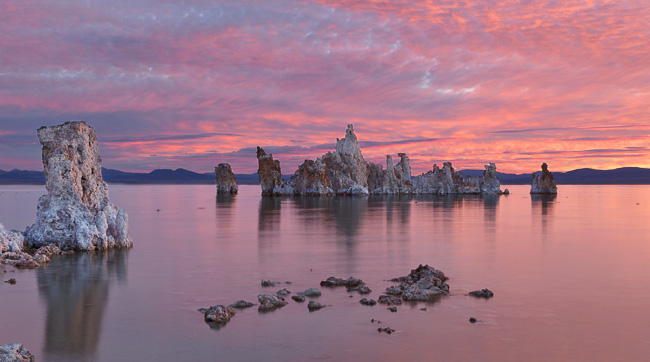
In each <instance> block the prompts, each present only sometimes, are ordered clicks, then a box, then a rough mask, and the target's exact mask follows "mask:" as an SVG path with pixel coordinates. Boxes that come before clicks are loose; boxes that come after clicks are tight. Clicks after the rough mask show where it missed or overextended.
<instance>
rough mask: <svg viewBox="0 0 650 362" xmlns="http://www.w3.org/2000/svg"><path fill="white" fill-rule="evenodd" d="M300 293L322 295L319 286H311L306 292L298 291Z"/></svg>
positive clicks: (313, 295) (311, 295)
mask: <svg viewBox="0 0 650 362" xmlns="http://www.w3.org/2000/svg"><path fill="white" fill-rule="evenodd" d="M298 295H303V296H305V297H320V295H321V291H320V289H318V288H309V289H307V290H305V291H304V292H298Z"/></svg>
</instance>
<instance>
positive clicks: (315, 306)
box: [307, 300, 326, 312]
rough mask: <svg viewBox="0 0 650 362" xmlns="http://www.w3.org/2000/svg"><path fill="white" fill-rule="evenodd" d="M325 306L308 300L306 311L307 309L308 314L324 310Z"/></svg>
mask: <svg viewBox="0 0 650 362" xmlns="http://www.w3.org/2000/svg"><path fill="white" fill-rule="evenodd" d="M325 307H326V305H325V304H321V303H318V302H316V301H313V300H310V301H309V303H307V309H309V311H310V312H313V311H315V310H319V309H323V308H325Z"/></svg>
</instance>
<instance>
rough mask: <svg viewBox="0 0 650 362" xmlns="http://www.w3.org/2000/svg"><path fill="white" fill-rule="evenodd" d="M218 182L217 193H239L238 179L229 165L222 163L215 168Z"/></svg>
mask: <svg viewBox="0 0 650 362" xmlns="http://www.w3.org/2000/svg"><path fill="white" fill-rule="evenodd" d="M214 173H215V175H216V180H217V193H219V194H236V193H237V191H239V187H237V178H236V177H235V174H234V173H233V172H232V168H231V167H230V164H228V163H220V164H219V165H217V167H215V168H214Z"/></svg>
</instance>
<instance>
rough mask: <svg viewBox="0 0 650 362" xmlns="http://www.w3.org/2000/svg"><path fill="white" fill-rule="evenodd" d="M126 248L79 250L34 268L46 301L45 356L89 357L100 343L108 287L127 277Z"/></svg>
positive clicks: (41, 293)
mask: <svg viewBox="0 0 650 362" xmlns="http://www.w3.org/2000/svg"><path fill="white" fill-rule="evenodd" d="M128 252H129V250H128V249H119V250H111V251H107V252H94V253H80V254H75V255H67V256H62V257H60V258H58V259H57V260H53V261H52V264H51V265H49V266H47V267H44V268H39V269H37V271H36V275H37V280H38V289H39V294H40V295H41V297H42V298H43V299H44V300H45V302H46V304H47V320H46V325H45V346H44V353H45V356H46V357H47V356H50V357H54V356H60V355H65V356H75V357H77V358H81V359H92V358H91V357H92V356H93V355H94V353H95V350H96V349H97V345H98V343H99V338H100V333H101V326H102V319H103V314H104V310H105V309H106V305H107V303H108V297H109V295H108V294H109V289H110V286H111V284H112V283H113V282H114V281H118V282H123V281H125V280H126V272H127V259H128Z"/></svg>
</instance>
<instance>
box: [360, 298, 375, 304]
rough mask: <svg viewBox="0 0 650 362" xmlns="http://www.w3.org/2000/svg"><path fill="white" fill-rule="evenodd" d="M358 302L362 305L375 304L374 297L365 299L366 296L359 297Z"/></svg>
mask: <svg viewBox="0 0 650 362" xmlns="http://www.w3.org/2000/svg"><path fill="white" fill-rule="evenodd" d="M359 303H361V304H363V305H375V304H377V302H376V301H375V300H374V299H366V298H361V300H360V301H359Z"/></svg>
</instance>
